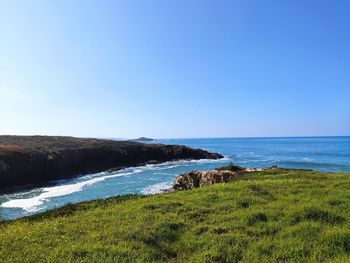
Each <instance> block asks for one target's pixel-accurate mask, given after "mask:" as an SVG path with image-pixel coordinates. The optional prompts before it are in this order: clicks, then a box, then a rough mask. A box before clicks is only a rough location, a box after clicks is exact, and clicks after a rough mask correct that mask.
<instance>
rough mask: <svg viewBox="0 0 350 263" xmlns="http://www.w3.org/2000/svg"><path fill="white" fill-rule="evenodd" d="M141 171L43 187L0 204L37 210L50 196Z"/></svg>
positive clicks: (67, 193) (79, 189) (60, 194)
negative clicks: (38, 192)
mask: <svg viewBox="0 0 350 263" xmlns="http://www.w3.org/2000/svg"><path fill="white" fill-rule="evenodd" d="M141 171H142V170H141V169H137V170H134V171H133V172H128V173H118V174H112V175H106V176H101V177H96V178H93V179H90V180H87V181H83V182H78V183H74V184H67V185H59V186H52V187H44V188H42V189H41V190H42V193H41V194H39V195H38V196H34V197H31V198H23V199H13V200H10V201H7V202H5V203H3V204H2V205H1V206H2V207H5V208H21V209H23V210H25V211H28V212H35V211H37V210H39V206H41V205H42V204H43V203H44V202H45V201H46V200H48V199H50V198H53V197H59V196H65V195H69V194H72V193H75V192H79V191H81V190H83V189H84V187H87V186H91V185H93V184H96V183H98V182H102V181H104V180H106V179H109V178H113V177H118V176H125V175H130V174H135V173H140V172H141Z"/></svg>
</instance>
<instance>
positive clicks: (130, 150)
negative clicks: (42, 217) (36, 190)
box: [0, 136, 222, 192]
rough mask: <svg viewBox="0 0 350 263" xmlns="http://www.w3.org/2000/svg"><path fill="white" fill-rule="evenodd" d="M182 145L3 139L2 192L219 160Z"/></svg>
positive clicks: (0, 155) (0, 156)
mask: <svg viewBox="0 0 350 263" xmlns="http://www.w3.org/2000/svg"><path fill="white" fill-rule="evenodd" d="M219 158H222V156H221V155H220V154H217V153H209V152H207V151H204V150H201V149H193V148H189V147H186V146H180V145H163V144H144V143H138V142H130V141H111V140H99V139H83V138H73V137H59V136H0V192H3V191H5V188H6V191H8V189H7V188H8V187H14V186H23V185H27V184H41V183H46V182H48V181H50V180H56V179H63V178H71V177H74V176H77V175H81V174H88V173H96V172H101V171H106V170H108V169H110V170H111V171H112V170H117V169H121V168H125V167H131V166H139V165H144V164H148V163H152V164H155V163H160V162H166V161H176V160H186V159H219Z"/></svg>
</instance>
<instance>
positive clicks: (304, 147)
mask: <svg viewBox="0 0 350 263" xmlns="http://www.w3.org/2000/svg"><path fill="white" fill-rule="evenodd" d="M158 142H159V143H165V144H184V145H188V146H191V147H195V148H202V149H205V150H209V151H213V152H218V153H221V154H222V155H224V156H225V158H224V159H222V160H199V161H180V162H168V163H164V164H160V165H148V166H142V167H136V168H128V169H125V170H122V171H118V172H115V173H109V174H107V173H98V174H90V175H84V176H80V177H77V178H74V179H70V180H62V181H57V182H55V183H54V185H53V186H48V187H39V188H36V189H33V190H30V191H24V192H18V193H13V194H8V195H0V218H2V219H13V218H17V217H21V216H26V215H30V214H34V213H38V212H42V211H45V210H47V209H52V208H55V207H59V206H62V205H64V204H67V203H76V202H81V201H86V200H92V199H98V198H106V197H110V196H115V195H125V194H132V193H135V194H153V193H159V192H160V190H161V189H164V188H167V187H170V186H171V184H172V182H173V180H174V178H175V176H176V175H178V174H180V173H183V172H188V171H191V170H197V169H212V168H215V167H220V166H222V165H225V164H228V163H229V162H231V161H232V162H233V163H234V164H237V165H241V166H244V167H268V166H272V165H278V166H280V167H286V168H305V169H315V170H319V171H331V172H350V137H312V138H310V137H308V138H222V139H167V140H159V141H158ZM116 165H117V164H116Z"/></svg>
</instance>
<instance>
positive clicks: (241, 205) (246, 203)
mask: <svg viewBox="0 0 350 263" xmlns="http://www.w3.org/2000/svg"><path fill="white" fill-rule="evenodd" d="M249 206H250V203H249V201H248V200H240V201H237V207H239V208H248V207H249Z"/></svg>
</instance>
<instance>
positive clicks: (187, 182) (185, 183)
mask: <svg viewBox="0 0 350 263" xmlns="http://www.w3.org/2000/svg"><path fill="white" fill-rule="evenodd" d="M237 176H238V173H237V172H233V171H228V170H222V171H218V170H211V171H192V172H190V173H184V174H181V175H179V176H177V177H176V178H175V182H174V185H173V189H174V190H188V189H192V188H197V187H202V186H204V185H210V184H216V183H227V182H229V181H231V180H233V179H234V178H236V177H237Z"/></svg>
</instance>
